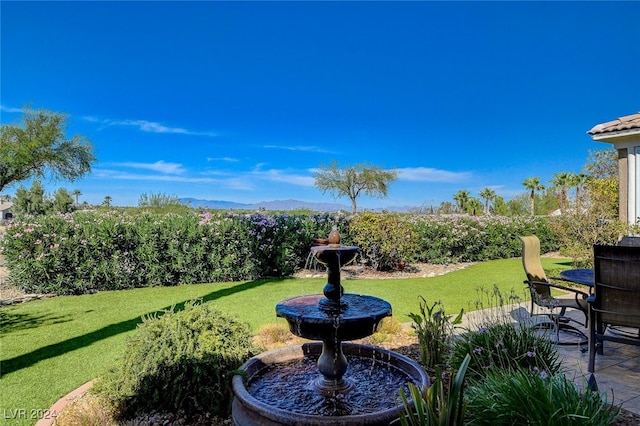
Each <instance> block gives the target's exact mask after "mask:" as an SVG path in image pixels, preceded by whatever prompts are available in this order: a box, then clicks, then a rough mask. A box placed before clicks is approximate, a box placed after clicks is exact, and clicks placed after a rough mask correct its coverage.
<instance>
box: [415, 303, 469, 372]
mask: <svg viewBox="0 0 640 426" xmlns="http://www.w3.org/2000/svg"><path fill="white" fill-rule="evenodd" d="M463 313H464V309H461V310H460V313H459V314H458V315H457V316H456V317H455V318H454V319H453V320H452V319H451V318H452V316H451V315H450V316H447V315H446V313H445V311H444V306H443V305H442V302H441V301H436V302H434V303H433V304H432V305H431V306H429V305H428V303H427V301H426V300H425V298H424V297H422V296H420V314H414V313H410V314H409V317H410V318H411V320H412V321H413V323H412V324H411V326H412V327H413V329H414V330H415V331H416V335H417V336H418V344H419V345H420V362H421V363H422V365H423V366H424V367H425V368H429V369H434V368H436V366H438V365H441V364H442V363H443V362H444V359H445V355H446V353H447V351H448V349H449V345H450V343H451V339H452V336H453V326H454V325H458V324H460V322H462V314H463Z"/></svg>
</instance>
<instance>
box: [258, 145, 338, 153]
mask: <svg viewBox="0 0 640 426" xmlns="http://www.w3.org/2000/svg"><path fill="white" fill-rule="evenodd" d="M264 148H266V149H281V150H285V151H302V152H319V153H323V154H329V153H331V151H328V150H326V149H324V148H320V147H317V146H313V145H297V146H287V145H265V146H264Z"/></svg>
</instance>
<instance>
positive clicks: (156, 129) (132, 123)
mask: <svg viewBox="0 0 640 426" xmlns="http://www.w3.org/2000/svg"><path fill="white" fill-rule="evenodd" d="M82 118H83V119H84V120H86V121H89V122H91V123H101V124H102V125H103V126H104V127H110V126H121V127H135V128H137V129H138V130H140V131H141V132H146V133H168V134H180V135H192V136H209V137H215V136H217V134H215V133H214V132H196V131H193V130H187V129H184V128H182V127H168V126H165V125H164V124H161V123H158V122H155V121H148V120H129V119H127V120H111V119H99V118H97V117H94V116H88V115H87V116H84V117H82Z"/></svg>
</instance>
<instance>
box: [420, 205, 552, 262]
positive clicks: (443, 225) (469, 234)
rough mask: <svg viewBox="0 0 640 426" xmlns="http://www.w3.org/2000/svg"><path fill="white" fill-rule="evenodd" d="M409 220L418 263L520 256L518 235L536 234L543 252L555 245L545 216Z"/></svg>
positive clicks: (471, 260) (427, 217)
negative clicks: (414, 238) (412, 230)
mask: <svg viewBox="0 0 640 426" xmlns="http://www.w3.org/2000/svg"><path fill="white" fill-rule="evenodd" d="M409 220H410V221H411V223H412V227H413V229H414V230H415V232H416V234H417V244H418V251H417V252H416V257H415V260H416V261H418V262H424V263H449V262H475V261H483V260H488V259H504V258H509V257H516V256H520V255H521V254H522V243H521V241H520V240H519V239H518V236H519V235H532V234H534V235H537V236H538V238H540V244H541V249H542V250H543V252H547V251H551V250H557V248H558V246H557V243H556V242H555V239H554V236H553V234H551V232H550V231H549V229H548V225H547V220H546V219H545V218H531V217H522V216H519V217H514V218H508V217H504V216H483V217H476V216H467V215H442V216H440V215H438V216H432V215H411V216H410V217H409Z"/></svg>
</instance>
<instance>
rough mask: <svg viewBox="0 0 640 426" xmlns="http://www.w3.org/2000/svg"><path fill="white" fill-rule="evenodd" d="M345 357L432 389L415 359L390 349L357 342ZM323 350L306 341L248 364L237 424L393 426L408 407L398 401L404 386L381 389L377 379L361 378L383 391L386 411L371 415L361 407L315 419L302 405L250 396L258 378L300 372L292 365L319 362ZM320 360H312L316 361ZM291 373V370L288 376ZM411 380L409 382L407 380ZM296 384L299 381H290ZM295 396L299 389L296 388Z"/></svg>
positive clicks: (239, 390)
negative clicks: (279, 404)
mask: <svg viewBox="0 0 640 426" xmlns="http://www.w3.org/2000/svg"><path fill="white" fill-rule="evenodd" d="M342 349H343V352H344V354H345V355H346V356H347V357H348V358H350V364H355V363H354V362H353V360H354V359H356V358H359V359H362V360H364V361H365V362H367V363H368V364H369V365H370V370H371V372H380V371H382V372H386V373H383V374H393V375H396V376H397V375H399V376H400V379H401V381H402V382H404V383H407V382H411V383H415V384H416V385H418V386H428V385H429V379H428V377H427V375H426V374H425V372H424V370H422V368H421V367H420V366H419V365H418V364H417V363H416V362H414V361H412V360H411V359H409V358H407V357H405V356H402V355H400V354H397V353H394V352H391V351H387V350H385V349H381V348H375V347H372V346H366V345H359V344H354V343H343V345H342ZM321 351H322V344H321V343H316V342H314V343H306V344H303V345H296V346H289V347H286V348H280V349H275V350H272V351H268V352H265V353H262V354H260V355H258V356H256V357H253V358H251V359H250V360H249V361H247V362H246V363H245V364H243V366H242V367H241V369H242V370H243V371H244V372H245V373H246V378H244V379H243V377H242V376H239V375H238V376H234V377H233V380H232V387H233V394H234V398H233V405H232V416H233V421H234V424H235V425H236V426H249V425H265V426H276V425H301V426H302V425H311V426H315V425H354V426H358V425H374V426H378V425H379V426H383V425H385V426H386V425H388V424H389V423H390V422H392V421H393V420H395V419H397V418H398V417H399V416H398V413H399V410H401V409H402V405H401V404H400V401H399V399H398V389H399V388H400V386H398V387H395V385H392V386H391V388H389V389H386V388H384V387H383V385H381V381H380V379H379V378H378V377H376V378H373V379H372V380H371V382H370V383H366V379H365V380H363V379H362V378H356V380H355V381H356V382H357V384H358V386H364V387H365V391H367V387H368V386H369V387H371V388H376V389H377V390H381V391H382V393H381V395H382V396H377V397H376V401H377V402H378V406H380V407H382V408H376V407H373V408H371V409H370V410H368V411H370V412H364V411H367V409H366V407H358V411H359V412H358V413H356V414H344V415H326V414H322V415H315V414H305V413H301V412H299V411H300V410H298V411H296V410H297V407H291V408H281V407H277V406H275V405H274V404H272V403H267V402H265V401H264V400H260V399H258V398H256V397H254V396H253V395H252V394H251V393H250V388H251V386H252V383H253V382H254V381H256V380H258V379H259V378H260V377H261V375H263V374H266V373H265V372H266V371H268V370H273V369H287V368H297V367H289V366H290V365H292V363H295V362H298V361H304V360H305V359H308V358H314V359H315V358H316V357H318V356H319V355H320V353H321ZM313 362H314V361H313V360H312V361H310V363H313ZM287 374H289V373H287V372H285V375H287ZM349 374H351V372H350V371H348V372H347V375H349ZM405 379H406V380H405ZM287 385H290V386H293V381H292V382H291V383H289V382H288V383H287ZM289 393H293V394H295V393H296V391H295V390H293V388H290V390H289Z"/></svg>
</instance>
